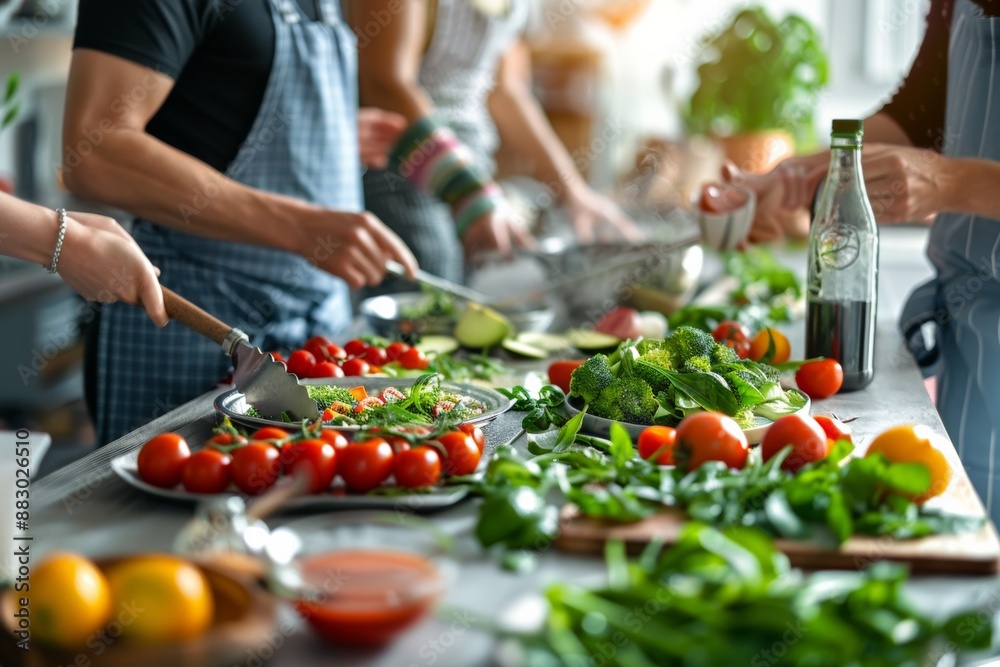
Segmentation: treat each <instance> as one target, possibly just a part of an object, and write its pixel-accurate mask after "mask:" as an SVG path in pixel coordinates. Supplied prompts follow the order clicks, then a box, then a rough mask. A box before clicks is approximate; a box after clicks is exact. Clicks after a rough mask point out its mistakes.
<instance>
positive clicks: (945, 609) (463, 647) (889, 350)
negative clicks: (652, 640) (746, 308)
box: [31, 323, 1000, 667]
mask: <svg viewBox="0 0 1000 667" xmlns="http://www.w3.org/2000/svg"><path fill="white" fill-rule="evenodd" d="M794 342H795V341H794V340H793V345H794ZM876 345H877V347H876V351H877V353H876V375H875V380H874V381H873V383H872V384H871V385H870V386H869V387H868V388H866V389H865V390H863V391H860V392H856V393H853V394H844V395H839V396H835V397H833V398H830V399H828V400H825V401H822V402H819V403H818V404H817V405H816V407H815V408H814V411H815V412H827V413H832V414H836V415H837V416H839V417H841V418H845V419H850V418H852V417H857V418H858V419H857V420H856V421H854V422H853V423H852V424H851V426H852V428H853V430H854V433H855V434H856V439H857V441H858V442H859V444H861V445H862V446H864V445H866V444H867V443H868V442H869V441H870V439H871V437H872V436H873V435H874V434H876V433H878V432H880V431H882V430H884V429H885V428H887V427H888V426H891V425H894V424H899V423H906V422H914V423H922V424H926V425H928V426H930V427H931V428H933V429H934V430H936V431H938V432H941V433H943V432H944V430H943V427H942V425H941V422H940V420H939V419H938V417H937V414H936V412H935V411H934V408H933V405H932V404H931V401H930V398H929V396H928V395H927V393H926V391H925V390H924V386H923V383H922V381H921V377H920V373H919V371H918V369H917V368H916V367H915V366H914V364H913V362H912V360H911V359H910V357H909V355H908V354H907V353H906V351H905V349H904V348H903V345H902V341H901V340H900V338H899V337H898V335H897V334H896V333H895V331H894V329H893V328H892V327H890V326H888V323H883V324H881V325H880V327H879V330H878V335H877V342H876ZM796 349H798V348H796ZM212 399H213V395H212V394H206V395H205V396H202V397H201V398H199V399H196V400H195V401H193V402H191V403H189V404H187V405H184V406H182V407H180V408H178V409H176V410H174V411H172V412H170V413H168V414H166V415H164V416H162V417H160V418H159V419H157V420H156V421H154V422H152V423H150V424H148V425H147V426H145V427H143V428H142V429H139V430H137V431H135V432H134V433H131V434H129V435H127V436H125V437H123V438H122V439H120V440H118V441H116V442H114V443H112V444H110V445H108V446H107V447H104V448H102V449H101V450H99V451H97V452H95V453H93V454H91V455H90V456H88V457H87V458H85V459H83V460H81V461H79V462H77V463H74V464H72V465H70V466H67V467H66V468H64V469H62V470H60V471H57V472H55V473H53V474H51V475H49V476H48V477H45V478H43V479H42V480H40V481H38V482H36V483H35V484H34V485H33V487H32V508H31V519H32V529H31V534H32V535H33V537H34V542H33V545H32V549H33V553H34V555H35V556H36V557H37V556H40V555H41V554H42V553H43V552H45V551H49V550H52V549H55V548H62V549H73V550H77V551H81V552H83V553H86V554H89V555H94V556H98V555H106V554H114V553H119V552H122V551H140V550H146V551H149V550H169V549H170V548H171V544H172V541H173V539H174V536H175V535H176V534H177V532H178V531H179V530H180V528H181V527H182V526H183V525H184V523H185V522H186V521H187V520H188V519H189V518H190V517H191V515H192V509H193V508H192V506H191V505H185V504H177V503H171V502H167V501H164V500H161V499H159V498H155V497H152V496H148V495H146V494H144V493H143V492H141V491H138V490H136V489H133V488H132V487H130V486H128V485H127V484H125V483H124V482H123V481H121V480H120V479H118V477H117V476H115V474H114V473H113V472H112V471H111V470H110V466H109V465H108V462H109V461H110V460H111V459H112V458H114V457H115V456H118V455H120V454H122V453H125V452H128V451H131V450H132V449H134V448H137V447H139V446H141V444H142V443H143V442H145V441H146V440H147V439H148V438H149V437H151V436H152V435H154V434H157V433H161V432H164V431H169V430H174V429H177V428H180V427H181V426H183V425H185V424H189V423H190V422H191V421H192V420H193V419H197V418H205V419H208V418H209V417H208V416H209V415H210V414H211V402H212ZM517 419H518V416H517V415H513V414H510V415H506V416H505V417H502V418H501V419H500V420H498V421H497V422H494V425H492V428H491V430H490V437H491V439H493V440H497V439H499V440H502V441H506V440H508V439H510V438H512V437H514V436H516V435H517V434H518V429H517V427H516V423H517ZM518 442H520V443H521V444H522V445H523V436H520V437H519V438H518ZM948 456H949V459H950V461H951V462H952V464H953V466H958V459H957V456H956V455H955V453H954V451H951V452H948ZM398 509H399V511H402V512H408V511H409V508H407V507H400V508H398ZM475 516H476V504H475V501H467V502H463V503H461V504H459V505H457V506H454V507H452V508H450V509H447V510H445V511H442V512H439V513H437V514H434V515H432V519H433V521H435V522H436V523H437V524H438V525H439V526H441V527H442V528H443V529H445V530H447V531H448V532H450V533H452V534H453V535H455V537H456V544H457V555H456V560H457V562H458V565H459V568H458V573H457V576H456V578H455V580H454V581H453V582H452V584H451V586H450V588H449V592H448V594H447V596H446V599H445V604H444V605H443V607H442V611H441V612H439V614H438V615H437V617H436V618H434V619H432V620H429V621H427V622H425V623H423V624H422V625H420V626H418V627H416V628H414V629H412V630H411V631H410V632H409V633H407V634H406V635H404V636H403V637H401V638H400V639H399V640H398V641H397V642H396V643H394V644H393V645H391V646H390V647H388V648H386V649H384V650H382V651H377V652H374V653H372V652H351V651H345V650H342V649H333V648H331V647H330V646H328V645H326V644H323V643H322V642H321V641H320V640H319V639H317V638H315V637H314V636H312V635H311V634H310V633H309V632H308V631H307V630H304V629H303V628H302V626H301V624H300V623H299V621H298V619H297V617H296V616H295V614H294V612H292V611H291V610H290V609H289V608H284V609H283V610H282V617H281V623H280V630H281V633H282V635H283V637H281V638H280V639H281V642H282V647H281V648H280V650H279V651H278V659H277V660H276V661H275V663H274V664H280V665H282V666H285V665H289V666H297V665H309V666H312V665H321V664H333V662H331V658H330V657H331V656H332V655H336V664H337V665H349V666H358V667H361V666H374V665H379V666H381V665H386V666H391V667H397V666H406V665H413V666H419V665H428V666H429V665H442V666H452V665H453V666H456V667H457V666H461V667H471V666H473V665H487V664H492V662H491V661H492V658H491V656H492V655H494V653H495V647H494V643H493V640H492V638H491V637H490V636H489V635H487V634H485V633H482V632H480V631H477V630H475V627H476V626H477V625H478V624H481V623H483V622H486V621H493V620H496V619H498V618H500V617H501V616H511V615H513V616H515V617H516V616H518V615H519V614H518V613H517V612H512V611H511V610H512V609H513V608H515V607H516V605H517V603H518V602H523V601H525V600H530V599H531V597H532V596H531V592H532V591H540V590H542V589H543V588H544V587H545V585H546V584H547V583H548V582H552V581H556V580H574V581H581V580H587V581H599V578H600V576H601V574H602V572H603V568H602V563H601V561H600V560H598V559H594V558H587V557H580V556H571V555H567V554H564V553H561V552H557V551H555V550H549V551H545V552H543V553H541V554H540V556H539V559H538V560H539V567H538V568H537V569H536V570H535V571H534V572H532V573H530V574H526V575H515V574H510V573H507V572H504V571H502V570H500V568H499V567H498V565H497V563H496V560H495V558H494V557H492V556H490V555H488V554H485V553H483V552H482V550H481V549H479V548H478V546H477V545H476V544H475V541H474V538H473V537H472V532H471V531H472V527H473V525H474V521H475ZM292 518H294V517H292ZM285 519H286V518H285V517H279V518H278V519H276V520H273V521H272V522H271V523H272V524H275V523H281V522H282V521H283V520H285ZM305 538H306V539H308V535H306V536H305ZM908 590H909V593H910V594H911V596H912V599H913V601H914V602H915V603H916V605H917V606H918V607H920V608H921V609H923V610H925V611H926V612H927V613H929V614H934V615H945V614H948V613H951V612H954V611H957V610H959V609H963V608H968V607H973V606H984V607H986V608H988V609H990V610H991V611H994V612H995V611H997V610H998V609H1000V577H985V578H984V577H961V576H953V577H939V576H935V577H914V578H913V580H912V581H911V583H909V585H908ZM529 606H530V605H529ZM271 639H272V643H273V640H274V638H271ZM267 641H268V640H267V639H264V638H262V640H261V645H260V646H258V647H248V648H247V651H248V653H247V655H248V662H247V663H245V664H256V663H255V662H252V661H251V660H250V658H251V657H253V656H254V655H259V651H260V649H264V652H265V654H266V653H267V649H265V647H266V645H267V644H266V642H267ZM255 652H256V653H255Z"/></svg>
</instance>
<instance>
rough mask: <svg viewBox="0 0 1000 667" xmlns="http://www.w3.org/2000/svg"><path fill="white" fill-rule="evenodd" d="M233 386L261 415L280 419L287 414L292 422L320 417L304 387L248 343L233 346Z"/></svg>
mask: <svg viewBox="0 0 1000 667" xmlns="http://www.w3.org/2000/svg"><path fill="white" fill-rule="evenodd" d="M233 384H235V385H236V386H237V387H238V388H239V391H240V394H241V395H242V396H243V400H244V401H245V402H246V403H247V404H249V405H252V406H254V407H255V408H256V409H257V411H258V412H260V414H262V415H265V416H268V417H272V418H274V419H278V420H280V419H281V413H282V412H284V413H286V414H288V416H289V418H290V419H291V420H292V421H293V422H299V421H302V420H303V419H316V418H317V417H319V409H318V408H317V407H316V401H314V400H312V399H311V398H309V394H308V393H307V392H306V389H305V387H303V386H302V385H301V384H299V382H298V381H297V380H296V378H295V376H294V375H291V374H290V373H288V372H287V371H286V370H285V367H284V366H283V365H282V364H280V363H278V362H276V361H275V360H274V359H273V358H272V357H271V355H270V354H265V353H264V352H261V350H260V348H259V347H251V346H250V345H247V344H246V343H242V344H237V345H236V346H235V347H234V349H233Z"/></svg>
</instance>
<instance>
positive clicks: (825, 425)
mask: <svg viewBox="0 0 1000 667" xmlns="http://www.w3.org/2000/svg"><path fill="white" fill-rule="evenodd" d="M813 419H815V420H816V423H817V424H819V427H820V428H821V429H823V432H824V433H826V437H828V438H830V439H831V440H833V441H834V442H836V441H838V440H847V441H848V442H854V440H853V439H852V438H851V427H850V426H848V425H847V424H845V423H844V422H842V421H840V420H839V419H834V418H833V417H827V416H826V415H816V416H815V417H813Z"/></svg>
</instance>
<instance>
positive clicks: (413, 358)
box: [396, 347, 429, 371]
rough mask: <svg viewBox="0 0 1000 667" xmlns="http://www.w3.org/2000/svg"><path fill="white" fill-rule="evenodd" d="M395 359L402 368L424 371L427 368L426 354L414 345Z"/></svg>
mask: <svg viewBox="0 0 1000 667" xmlns="http://www.w3.org/2000/svg"><path fill="white" fill-rule="evenodd" d="M396 361H398V362H399V363H400V365H401V366H402V367H403V368H405V369H407V370H411V371H412V370H420V371H424V370H427V366H428V365H429V362H428V361H427V355H426V354H424V353H423V352H421V351H420V350H418V349H417V348H415V347H411V348H410V349H409V350H407V351H406V352H404V353H403V354H402V355H401V356H400V357H399V359H397V360H396Z"/></svg>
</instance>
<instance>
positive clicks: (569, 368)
mask: <svg viewBox="0 0 1000 667" xmlns="http://www.w3.org/2000/svg"><path fill="white" fill-rule="evenodd" d="M584 361H586V359H572V360H569V359H560V360H559V361H553V362H552V365H551V366H549V382H550V383H552V384H554V385H555V386H557V387H559V388H560V389H562V390H563V393H564V394H568V393H569V378H570V376H571V375H573V371H575V370H576V369H577V368H579V367H580V366H581V365H583V362H584Z"/></svg>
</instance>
